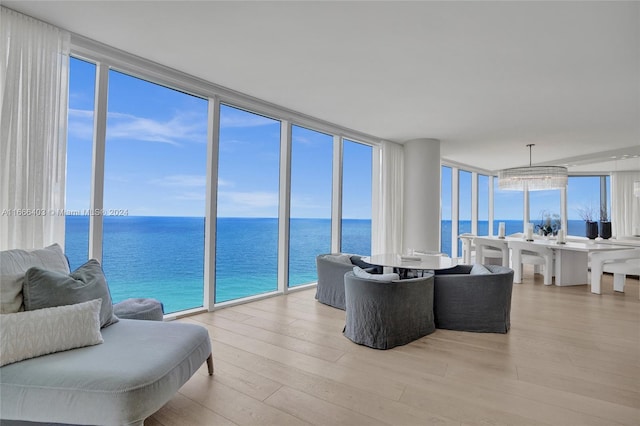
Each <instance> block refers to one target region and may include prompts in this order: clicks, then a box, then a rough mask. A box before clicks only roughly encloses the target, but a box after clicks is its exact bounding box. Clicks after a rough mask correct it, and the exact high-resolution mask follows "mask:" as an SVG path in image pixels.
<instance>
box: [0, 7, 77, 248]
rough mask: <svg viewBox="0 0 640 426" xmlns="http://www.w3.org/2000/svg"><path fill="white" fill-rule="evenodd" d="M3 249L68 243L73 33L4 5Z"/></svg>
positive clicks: (0, 123) (0, 83)
mask: <svg viewBox="0 0 640 426" xmlns="http://www.w3.org/2000/svg"><path fill="white" fill-rule="evenodd" d="M0 22H2V25H1V26H0V27H1V28H0V32H1V33H2V38H1V39H0V43H2V44H1V45H0V49H1V50H0V56H1V60H0V105H1V107H2V113H1V116H0V129H1V130H0V194H1V195H0V250H4V249H9V248H36V247H42V246H45V245H48V244H51V243H54V242H58V243H60V244H61V245H64V215H63V214H62V213H61V210H62V209H63V208H64V195H65V194H64V182H65V167H66V165H65V163H66V140H67V136H66V135H67V129H66V127H67V97H68V94H67V91H68V67H69V33H68V32H66V31H62V30H60V29H58V28H55V27H53V26H51V25H49V24H46V23H44V22H41V21H38V20H35V19H33V18H30V17H28V16H25V15H22V14H20V13H17V12H15V11H12V10H10V9H7V8H5V7H0Z"/></svg>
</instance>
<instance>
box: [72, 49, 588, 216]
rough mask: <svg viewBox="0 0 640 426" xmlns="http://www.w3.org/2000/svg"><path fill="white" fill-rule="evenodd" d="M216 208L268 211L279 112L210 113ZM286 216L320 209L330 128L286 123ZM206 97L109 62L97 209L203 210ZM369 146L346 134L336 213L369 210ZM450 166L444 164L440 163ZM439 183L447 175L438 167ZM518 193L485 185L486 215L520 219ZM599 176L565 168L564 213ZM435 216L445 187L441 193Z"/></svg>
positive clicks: (78, 96) (78, 187)
mask: <svg viewBox="0 0 640 426" xmlns="http://www.w3.org/2000/svg"><path fill="white" fill-rule="evenodd" d="M94 79H95V65H93V64H89V63H86V62H83V61H80V60H77V59H72V60H71V78H70V90H69V128H68V134H69V139H68V165H67V209H68V210H80V209H88V208H89V198H90V187H91V186H90V185H91V167H92V165H91V155H92V151H91V150H92V138H93V136H92V132H93V107H94V106H93V104H94V85H95V82H94ZM220 125H221V129H220V154H219V155H220V158H219V179H218V215H219V216H224V217H277V215H278V201H279V200H278V186H279V161H280V154H279V144H280V122H279V121H277V120H273V119H270V118H267V117H263V116H260V115H257V114H253V113H249V112H246V111H242V110H239V109H236V108H233V107H229V106H225V105H223V106H222V107H221V115H220ZM292 137H293V146H292V170H291V173H292V184H291V190H292V192H291V193H292V196H291V216H292V217H305V218H329V217H330V215H331V176H332V174H331V168H332V158H333V156H332V143H333V142H332V141H333V137H332V136H330V135H327V134H323V133H320V132H317V131H313V130H309V129H305V128H302V127H298V126H294V127H293V131H292ZM206 155H207V101H206V100H205V99H202V98H198V97H195V96H191V95H188V94H185V93H182V92H178V91H175V90H171V89H167V88H166V87H162V86H159V85H156V84H152V83H149V82H146V81H144V80H140V79H137V78H134V77H131V76H128V75H125V74H122V73H119V72H116V71H111V72H110V74H109V101H108V118H107V148H106V162H105V198H104V207H105V208H106V209H118V210H119V209H123V210H127V211H128V213H129V215H131V216H200V217H202V216H204V205H205V185H206ZM371 155H372V149H371V148H370V147H368V146H366V145H361V144H358V143H355V142H346V143H345V147H344V154H343V157H344V160H343V162H344V170H343V181H344V182H343V191H344V194H343V217H345V218H367V219H369V218H371V167H372V158H371ZM449 170H450V169H449ZM480 179H481V181H480V188H481V192H480V198H479V200H480V220H486V218H487V216H488V215H487V213H486V212H487V211H488V207H487V206H488V188H487V183H488V179H487V178H486V177H482V176H481V178H480ZM442 181H443V188H450V185H451V176H450V172H449V173H447V172H446V169H445V172H444V173H443V175H442ZM460 185H461V192H460V193H461V198H460V219H461V220H469V219H470V218H471V214H470V211H471V209H470V206H471V190H470V188H471V173H469V172H462V174H461V176H460ZM522 197H523V195H522V193H521V192H517V191H499V190H497V188H496V191H495V219H496V220H500V219H504V220H521V219H522V213H523V212H522V209H523V201H522V200H523V198H522ZM599 197H600V194H599V178H598V177H586V178H571V179H570V181H569V192H568V216H569V219H570V220H571V219H580V215H579V209H584V208H585V207H592V208H593V209H594V210H596V211H598V210H599ZM544 210H546V211H550V212H552V213H559V212H560V195H559V191H557V190H556V191H536V192H531V218H532V220H536V219H537V218H538V216H540V213H541V212H542V211H544ZM442 217H443V219H449V218H450V217H451V197H450V194H449V193H448V191H446V190H443V193H442Z"/></svg>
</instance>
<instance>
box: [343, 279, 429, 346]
mask: <svg viewBox="0 0 640 426" xmlns="http://www.w3.org/2000/svg"><path fill="white" fill-rule="evenodd" d="M388 275H396V274H388ZM396 277H397V275H396ZM344 285H345V300H346V308H347V309H346V311H347V314H346V325H345V329H344V335H345V337H347V338H348V339H349V340H351V341H352V342H354V343H358V344H360V345H365V346H369V347H371V348H375V349H391V348H393V347H395V346H399V345H405V344H407V343H410V342H412V341H414V340H416V339H419V338H421V337H423V336H426V335H428V334H431V333H433V331H434V330H435V325H434V321H433V274H431V273H428V274H425V276H423V277H419V278H412V279H405V280H397V279H396V280H387V281H381V280H380V279H373V277H371V278H363V277H359V276H356V275H355V274H354V273H353V272H347V273H346V274H345V276H344Z"/></svg>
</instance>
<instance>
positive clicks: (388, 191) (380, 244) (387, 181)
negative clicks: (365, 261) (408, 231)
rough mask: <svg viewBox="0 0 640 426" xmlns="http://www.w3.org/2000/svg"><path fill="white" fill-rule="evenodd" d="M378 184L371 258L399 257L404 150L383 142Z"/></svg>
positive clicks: (400, 247) (394, 144)
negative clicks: (383, 254) (387, 254)
mask: <svg viewBox="0 0 640 426" xmlns="http://www.w3.org/2000/svg"><path fill="white" fill-rule="evenodd" d="M379 166H380V182H379V185H378V186H379V190H378V194H376V195H377V197H376V198H377V202H376V203H375V205H374V210H373V229H372V234H373V235H372V240H373V246H372V247H371V254H381V253H400V251H401V250H402V205H403V194H404V191H403V179H404V150H403V147H402V145H399V144H397V143H393V142H383V143H382V147H381V154H380V164H379Z"/></svg>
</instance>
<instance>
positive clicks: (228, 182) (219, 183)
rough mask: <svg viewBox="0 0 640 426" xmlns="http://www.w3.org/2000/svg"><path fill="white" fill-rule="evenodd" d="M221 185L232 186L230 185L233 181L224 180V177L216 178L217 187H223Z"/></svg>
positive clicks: (232, 184)
mask: <svg viewBox="0 0 640 426" xmlns="http://www.w3.org/2000/svg"><path fill="white" fill-rule="evenodd" d="M223 186H228V187H232V186H234V183H233V182H232V181H230V180H224V179H220V178H218V188H220V187H223Z"/></svg>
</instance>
